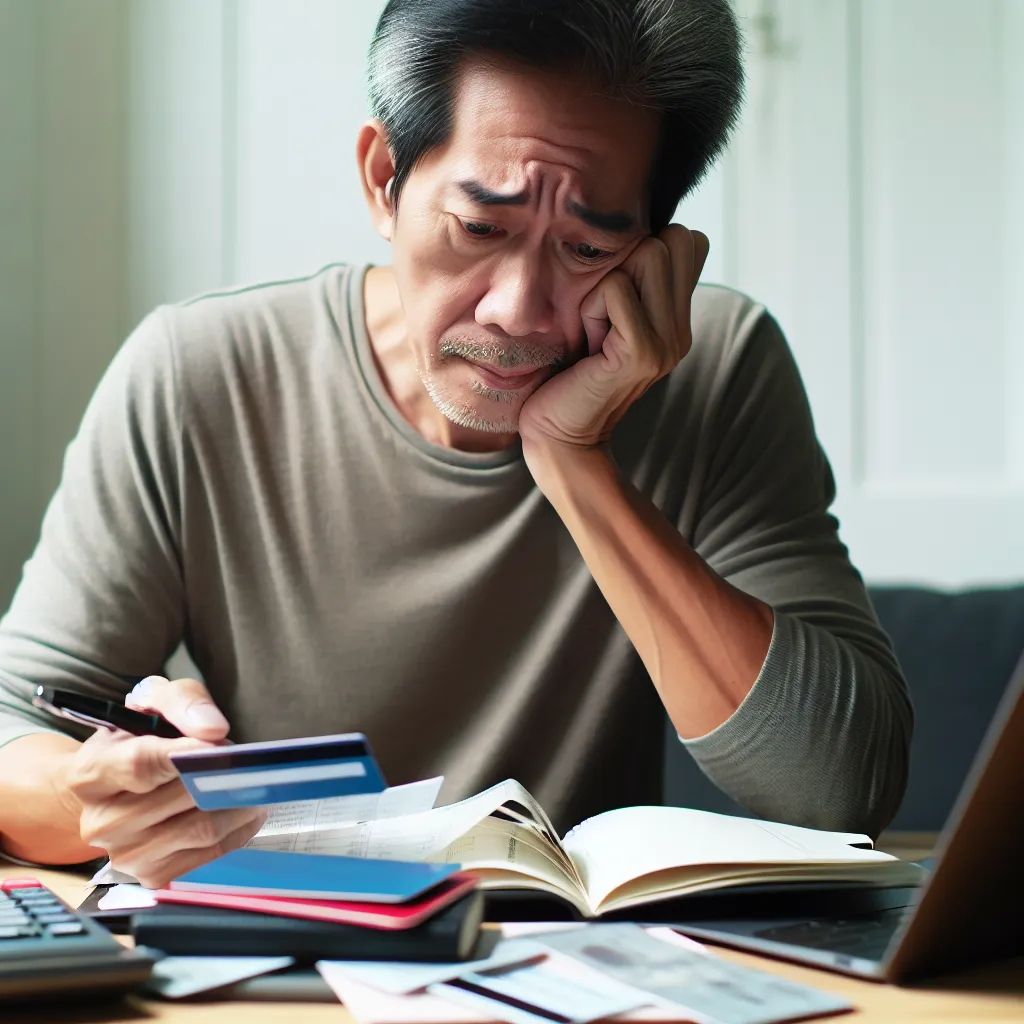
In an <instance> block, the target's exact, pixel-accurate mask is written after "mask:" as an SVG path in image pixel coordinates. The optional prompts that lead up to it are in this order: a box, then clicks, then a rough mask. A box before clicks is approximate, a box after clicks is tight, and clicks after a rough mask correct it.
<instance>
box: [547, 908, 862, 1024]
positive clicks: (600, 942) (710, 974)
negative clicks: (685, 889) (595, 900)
mask: <svg viewBox="0 0 1024 1024" xmlns="http://www.w3.org/2000/svg"><path fill="white" fill-rule="evenodd" d="M536 941H537V942H539V943H541V944H542V945H544V946H547V947H548V948H549V949H551V950H553V951H556V952H559V953H564V954H565V955H567V956H570V957H572V958H573V959H574V960H577V961H579V962H580V963H581V964H584V965H586V966H589V967H592V968H593V969H594V970H596V971H600V972H601V973H603V974H604V975H605V976H606V977H607V978H610V979H612V980H614V981H617V982H620V983H622V984H624V985H628V986H631V987H632V988H634V989H636V990H637V991H639V992H644V993H647V995H648V996H649V997H653V1002H654V1003H655V1004H659V1005H662V1006H665V1007H669V1006H673V1005H674V1006H676V1007H678V1008H680V1009H682V1010H685V1011H689V1012H691V1013H693V1014H695V1015H696V1016H697V1017H698V1018H699V1019H701V1020H704V1021H715V1022H719V1024H777V1022H780V1021H791V1020H803V1019H807V1018H810V1017H819V1016H825V1015H828V1014H833V1013H840V1012H843V1011H846V1010H850V1009H852V1006H851V1004H850V1003H849V1002H847V1001H846V1000H845V999H842V998H840V997H839V996H835V995H832V994H831V993H829V992H825V991H822V990H820V989H816V988H812V987H811V986H810V985H801V984H799V983H797V982H794V981H787V980H786V979H785V978H780V977H778V976H777V975H774V974H769V973H767V972H766V971H758V970H754V969H753V968H750V967H744V966H742V965H740V964H736V963H733V962H732V961H729V960H724V959H722V958H720V957H717V956H711V955H708V954H707V953H705V952H703V951H694V950H691V949H687V948H685V947H683V946H678V945H675V944H673V945H669V944H668V943H666V942H662V941H660V940H659V939H657V938H655V937H654V936H651V935H649V934H647V933H646V932H645V931H644V929H643V928H641V927H639V926H638V925H635V924H593V925H588V926H587V927H586V928H585V929H578V930H574V931H563V932H549V933H546V934H544V935H538V936H537V937H536ZM684 1019H685V1018H684Z"/></svg>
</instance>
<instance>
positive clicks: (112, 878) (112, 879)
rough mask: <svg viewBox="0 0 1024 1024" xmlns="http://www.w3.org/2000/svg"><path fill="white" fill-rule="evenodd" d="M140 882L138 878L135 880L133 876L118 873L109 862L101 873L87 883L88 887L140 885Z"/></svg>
mask: <svg viewBox="0 0 1024 1024" xmlns="http://www.w3.org/2000/svg"><path fill="white" fill-rule="evenodd" d="M138 884H139V881H138V879H137V878H133V877H132V876H131V875H128V874H125V872H123V871H118V870H117V868H115V867H113V866H112V865H111V863H110V861H109V860H108V861H107V862H106V864H104V865H103V866H102V867H101V868H100V869H99V871H97V872H96V874H95V875H93V876H92V878H90V879H89V881H88V882H86V885H138Z"/></svg>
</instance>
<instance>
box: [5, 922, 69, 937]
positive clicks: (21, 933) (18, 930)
mask: <svg viewBox="0 0 1024 1024" xmlns="http://www.w3.org/2000/svg"><path fill="white" fill-rule="evenodd" d="M58 927H59V926H58ZM37 934H38V933H37V932H36V930H35V928H32V927H29V926H27V925H5V926H4V927H2V928H0V939H28V938H31V937H32V936H33V935H37Z"/></svg>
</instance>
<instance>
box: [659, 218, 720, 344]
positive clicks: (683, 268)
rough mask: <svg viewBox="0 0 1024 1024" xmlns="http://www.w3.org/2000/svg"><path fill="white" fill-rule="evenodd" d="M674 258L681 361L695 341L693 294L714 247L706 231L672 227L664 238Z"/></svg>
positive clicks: (673, 277) (663, 234)
mask: <svg viewBox="0 0 1024 1024" xmlns="http://www.w3.org/2000/svg"><path fill="white" fill-rule="evenodd" d="M660 237H661V239H662V241H663V242H664V243H665V245H666V246H667V247H668V249H669V251H670V252H671V254H672V290H673V294H674V296H675V315H676V324H677V340H678V352H677V355H678V356H679V358H682V357H683V356H684V355H685V354H686V352H687V350H688V349H689V346H690V341H691V323H690V315H691V305H692V302H691V300H692V297H693V290H694V288H695V287H696V285H697V280H698V278H699V277H700V273H701V270H703V268H704V262H705V260H706V259H707V255H708V250H709V248H710V243H709V241H708V237H707V235H705V234H704V233H703V232H702V231H690V230H689V229H688V228H685V227H683V225H682V224H670V225H669V226H668V227H667V228H665V230H664V231H663V232H662V233H661V235H660Z"/></svg>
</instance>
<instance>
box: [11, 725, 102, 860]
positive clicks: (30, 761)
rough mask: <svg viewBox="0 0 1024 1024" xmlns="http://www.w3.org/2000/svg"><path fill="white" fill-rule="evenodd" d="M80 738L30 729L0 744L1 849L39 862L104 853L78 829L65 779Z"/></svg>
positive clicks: (81, 858) (74, 858) (85, 857)
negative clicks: (84, 839)
mask: <svg viewBox="0 0 1024 1024" xmlns="http://www.w3.org/2000/svg"><path fill="white" fill-rule="evenodd" d="M78 747H79V743H78V742H77V741H76V740H73V739H71V737H69V736H61V735H58V734H56V733H34V734H32V735H29V736H22V737H20V738H19V739H16V740H12V741H11V742H10V743H7V744H5V745H4V746H3V747H0V849H2V850H3V851H4V852H5V853H9V854H11V855H12V856H14V857H19V858H21V859H22V860H31V861H36V862H38V863H40V864H79V863H81V862H82V861H86V860H90V859H92V858H94V857H100V856H102V855H103V851H102V850H97V849H94V848H93V847H90V846H88V845H87V844H85V843H84V842H82V839H81V837H80V835H79V831H78V828H79V826H78V813H77V810H76V806H75V801H74V798H73V797H71V796H70V794H69V793H68V792H67V789H66V787H65V785H64V783H63V781H62V780H63V778H64V776H65V770H66V766H67V764H68V762H69V761H70V759H71V758H72V757H73V756H74V754H75V751H76V750H77V749H78Z"/></svg>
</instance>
